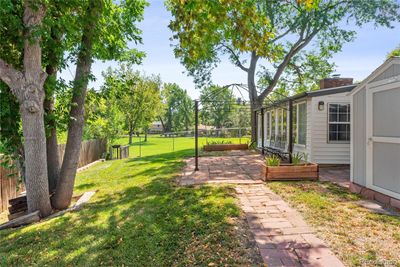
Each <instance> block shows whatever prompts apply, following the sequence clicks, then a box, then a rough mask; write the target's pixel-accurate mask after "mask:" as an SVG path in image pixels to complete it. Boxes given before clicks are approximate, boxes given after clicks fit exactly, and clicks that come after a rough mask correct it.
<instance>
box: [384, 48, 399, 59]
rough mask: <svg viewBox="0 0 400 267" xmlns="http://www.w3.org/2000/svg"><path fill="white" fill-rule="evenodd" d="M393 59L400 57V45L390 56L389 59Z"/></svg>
mask: <svg viewBox="0 0 400 267" xmlns="http://www.w3.org/2000/svg"><path fill="white" fill-rule="evenodd" d="M392 57H400V45H399V46H397V47H396V48H395V49H393V50H392V51H391V52H390V53H389V54H388V55H387V58H392Z"/></svg>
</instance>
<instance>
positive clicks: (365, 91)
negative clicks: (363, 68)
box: [350, 58, 400, 208]
mask: <svg viewBox="0 0 400 267" xmlns="http://www.w3.org/2000/svg"><path fill="white" fill-rule="evenodd" d="M350 95H351V96H352V106H353V112H352V138H351V140H352V141H351V154H352V155H351V157H352V164H351V182H352V183H353V184H352V189H353V191H357V192H361V191H363V192H364V193H365V195H367V196H368V197H370V198H374V199H376V200H378V201H381V202H385V203H388V204H392V205H394V206H397V207H399V208H400V201H399V199H400V104H399V103H400V58H392V59H389V60H387V61H386V62H385V63H384V64H382V65H381V66H380V67H379V68H378V69H376V70H375V71H374V72H373V73H372V74H371V75H369V76H368V77H367V78H366V79H365V80H364V81H363V82H361V83H360V84H359V85H358V86H357V87H356V88H354V89H353V90H352V92H351V94H350ZM365 188H367V189H368V190H367V191H366V190H365Z"/></svg>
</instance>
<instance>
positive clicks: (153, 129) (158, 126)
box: [149, 121, 164, 134]
mask: <svg viewBox="0 0 400 267" xmlns="http://www.w3.org/2000/svg"><path fill="white" fill-rule="evenodd" d="M163 132H164V127H163V125H162V123H161V122H160V121H155V122H153V123H152V124H151V125H150V127H149V133H151V134H157V133H163Z"/></svg>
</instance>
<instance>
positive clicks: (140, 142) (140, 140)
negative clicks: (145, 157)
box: [139, 135, 142, 158]
mask: <svg viewBox="0 0 400 267" xmlns="http://www.w3.org/2000/svg"><path fill="white" fill-rule="evenodd" d="M141 157H142V137H140V135H139V158H141Z"/></svg>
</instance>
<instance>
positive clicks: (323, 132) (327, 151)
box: [309, 93, 350, 164]
mask: <svg viewBox="0 0 400 267" xmlns="http://www.w3.org/2000/svg"><path fill="white" fill-rule="evenodd" d="M346 94H347V93H341V94H335V95H327V96H320V97H314V98H312V101H310V104H311V105H310V112H311V118H312V119H311V125H310V127H309V129H310V134H309V136H310V141H309V143H310V144H311V158H312V161H314V162H316V163H320V164H350V143H329V142H328V104H330V103H343V104H350V96H347V95H346ZM319 101H324V103H325V105H324V110H323V111H319V110H318V102H319ZM311 140H312V143H311Z"/></svg>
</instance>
